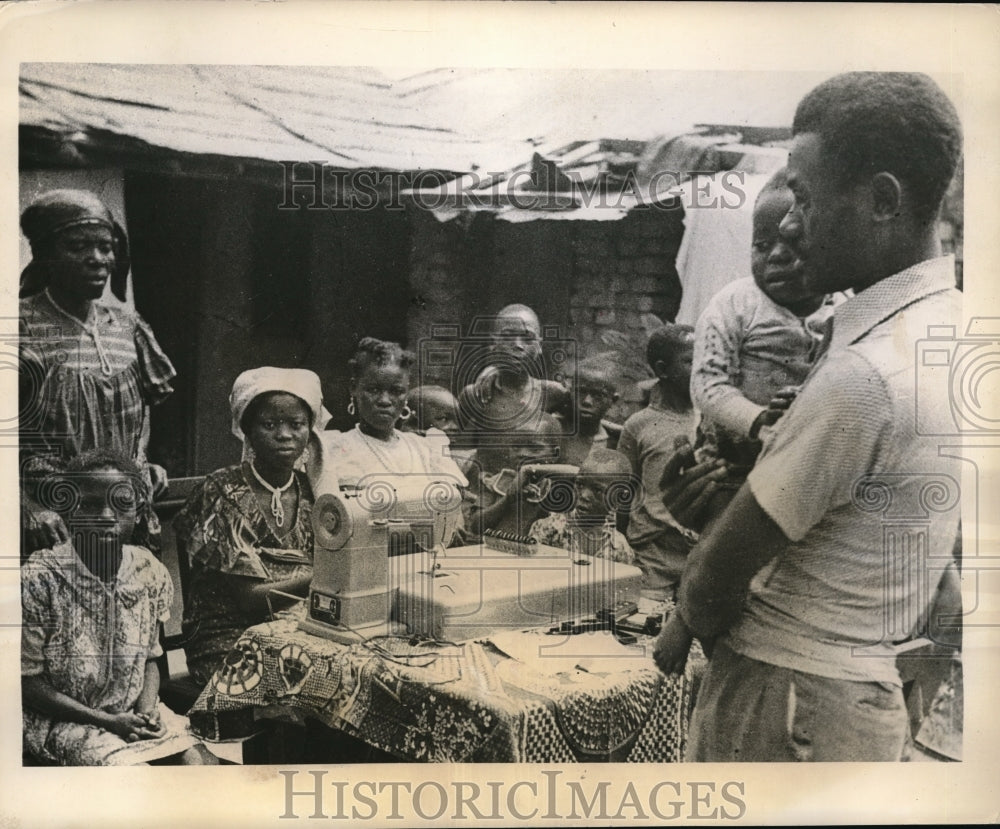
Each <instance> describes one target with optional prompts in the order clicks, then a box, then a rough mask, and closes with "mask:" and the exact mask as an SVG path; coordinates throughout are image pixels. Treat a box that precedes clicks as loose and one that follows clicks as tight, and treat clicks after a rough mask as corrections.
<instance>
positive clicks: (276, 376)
mask: <svg viewBox="0 0 1000 829" xmlns="http://www.w3.org/2000/svg"><path fill="white" fill-rule="evenodd" d="M268 392H284V393H285V394H292V395H295V397H297V398H299V399H300V400H301V401H302V402H304V403H305V404H306V405H307V406H308V407H309V409H310V410H311V411H312V415H313V432H314V433H315V434H316V436H317V437H318V436H319V434H320V433H321V432H322V431H323V427H325V426H326V423H327V421H328V420H329V419H330V413H329V412H328V411H327V410H326V409H325V408H324V407H323V389H322V386H321V385H320V382H319V377H318V376H317V375H316V373H315V372H313V371H309V369H305V368H274V367H273V366H261V367H260V368H252V369H250V370H248V371H244V372H243V373H242V374H241V375H240V376H239V377H237V378H236V382H234V383H233V390H232V392H230V394H229V408H230V410H231V411H232V413H233V424H232V431H233V434H234V435H235V436H236V437H237V438H238V439H239V440H241V441H242V442H243V458H244V460H245V459H246V458H247V453H248V450H249V444H248V442H247V437H246V435H245V434H243V429H242V428H241V426H240V420H242V419H243V413H244V412H245V411H246V410H247V406H249V405H250V403H251V401H252V400H253V399H254V398H255V397H259V396H260V395H262V394H267V393H268Z"/></svg>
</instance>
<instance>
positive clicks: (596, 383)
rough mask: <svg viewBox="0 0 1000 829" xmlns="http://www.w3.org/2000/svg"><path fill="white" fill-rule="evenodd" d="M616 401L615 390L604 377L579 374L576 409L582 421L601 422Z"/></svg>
mask: <svg viewBox="0 0 1000 829" xmlns="http://www.w3.org/2000/svg"><path fill="white" fill-rule="evenodd" d="M614 401H615V390H614V389H613V388H612V387H611V385H610V384H609V383H608V382H607V380H605V379H604V378H603V377H597V376H594V375H591V374H583V373H581V374H579V375H578V376H577V378H576V411H577V415H578V416H579V418H580V420H581V421H584V422H587V423H595V422H599V421H600V419H601V418H602V417H604V415H606V414H607V413H608V409H610V408H611V404H612V403H614Z"/></svg>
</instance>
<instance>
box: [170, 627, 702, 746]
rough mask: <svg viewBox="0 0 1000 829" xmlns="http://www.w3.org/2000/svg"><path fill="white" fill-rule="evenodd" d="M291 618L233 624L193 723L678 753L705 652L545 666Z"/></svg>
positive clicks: (370, 738) (373, 739)
mask: <svg viewBox="0 0 1000 829" xmlns="http://www.w3.org/2000/svg"><path fill="white" fill-rule="evenodd" d="M297 624H298V623H297V621H296V620H295V619H293V618H288V619H280V620H278V621H274V622H269V623H266V624H262V625H257V626H255V627H252V628H250V629H248V630H247V631H246V632H245V633H244V634H243V636H242V638H241V639H240V641H239V642H238V643H237V645H236V646H235V648H234V650H233V651H232V652H231V653H230V655H229V658H228V659H227V661H226V664H225V666H224V667H223V668H221V669H220V670H219V671H218V672H217V673H216V675H215V676H214V677H213V679H212V681H211V682H210V683H209V684H208V685H207V686H206V688H205V689H204V691H203V692H202V694H201V696H200V697H199V698H198V700H197V702H196V703H195V704H194V707H193V708H192V709H191V711H190V714H189V716H190V719H191V724H192V727H193V728H194V731H195V733H197V734H199V735H200V736H202V737H204V738H206V739H231V738H234V737H239V736H243V735H245V734H246V733H249V732H250V731H251V730H252V729H253V728H254V727H255V724H256V720H257V719H258V718H265V719H266V718H269V717H274V718H279V719H293V720H298V721H303V720H304V719H306V718H309V719H314V720H317V721H319V722H321V723H323V724H325V725H328V726H331V727H334V728H337V729H340V730H342V731H344V732H346V733H348V734H350V735H352V736H354V737H358V738H360V739H362V740H364V741H365V742H367V743H368V744H369V745H371V746H374V747H375V748H378V749H381V750H382V751H386V752H388V753H390V754H392V755H393V756H396V757H399V758H400V759H404V760H415V761H425V762H456V763H457V762H523V763H566V762H576V761H580V762H584V761H589V762H596V761H609V762H659V763H664V762H665V763H672V762H680V761H681V759H682V757H683V752H684V749H685V743H686V740H687V727H688V721H689V718H690V714H691V708H692V704H693V697H694V690H695V687H696V683H697V678H698V676H699V674H700V672H701V670H702V668H703V665H704V662H703V657H701V656H700V653H699V654H695V653H694V652H693V653H692V658H691V659H690V660H689V662H688V667H687V670H686V673H685V675H683V676H674V677H667V676H664V675H663V674H661V673H660V672H659V671H658V670H657V669H656V667H655V666H654V665H653V662H652V659H651V658H649V657H648V656H647V657H646V659H645V662H644V663H642V662H636V661H633V660H629V663H628V664H629V665H630V666H632V667H630V668H629V669H626V670H617V671H610V672H601V671H598V670H595V669H593V668H591V669H590V670H573V669H570V670H566V671H563V672H561V673H556V674H552V673H543V672H540V671H538V670H536V669H535V668H533V667H532V665H531V664H529V663H527V662H522V661H520V660H518V659H514V658H511V657H509V656H507V655H506V654H505V653H503V652H502V651H500V650H498V649H497V648H496V647H494V646H493V645H492V644H490V643H489V642H488V641H479V642H467V643H464V644H461V645H454V646H445V645H437V644H434V645H431V644H427V643H424V644H419V643H418V644H413V643H411V642H410V641H408V640H406V639H401V638H390V637H385V638H378V639H372V640H369V641H368V642H367V643H365V644H356V645H350V646H348V645H343V644H338V643H336V642H333V641H330V640H327V639H324V638H320V637H317V636H313V635H311V634H308V633H305V632H303V631H300V630H298V627H297ZM524 635H525V636H535V637H539V638H538V641H543V640H542V638H541V637H540V634H539V633H525V634H524ZM586 635H588V634H584V636H586ZM546 641H551V637H549V638H548V639H547V640H546ZM646 644H647V645H649V644H651V642H648V641H647V643H646ZM696 647H697V646H696ZM649 652H650V650H649V648H648V647H647V648H646V653H647V654H648V653H649ZM594 664H597V663H594ZM606 666H607V662H606V661H605V662H602V663H600V667H602V668H605V667H606Z"/></svg>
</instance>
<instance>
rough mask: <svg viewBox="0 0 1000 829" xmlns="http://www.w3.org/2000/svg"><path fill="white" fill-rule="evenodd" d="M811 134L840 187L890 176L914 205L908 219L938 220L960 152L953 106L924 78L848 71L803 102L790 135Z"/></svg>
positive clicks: (907, 73)
mask: <svg viewBox="0 0 1000 829" xmlns="http://www.w3.org/2000/svg"><path fill="white" fill-rule="evenodd" d="M807 132H812V133H816V134H817V135H818V136H819V138H820V141H821V142H822V146H823V150H824V152H825V153H827V154H828V155H829V156H830V158H831V161H832V164H831V167H832V168H834V169H836V170H838V171H839V172H840V174H841V176H842V178H841V181H842V182H857V181H860V180H862V179H865V178H868V177H870V176H873V175H875V174H876V173H880V172H889V173H892V174H893V175H894V176H895V177H896V178H897V179H899V181H900V182H902V183H903V184H904V185H905V186H906V188H907V190H908V191H909V193H910V194H911V195H912V196H913V199H914V215H915V216H916V218H917V219H919V220H920V221H924V222H928V221H930V220H932V219H933V218H934V217H935V216H936V215H937V213H938V208H939V207H940V205H941V200H942V199H943V198H944V194H945V192H946V191H947V189H948V185H949V184H950V183H951V179H952V177H953V176H954V175H955V170H956V168H957V166H958V160H959V157H960V156H961V152H962V126H961V123H960V122H959V120H958V113H957V112H956V111H955V107H954V105H953V104H952V102H951V101H950V100H949V99H948V96H947V95H945V94H944V92H943V91H942V90H941V88H940V87H939V86H938V85H937V84H936V83H935V82H934V81H933V80H931V79H930V78H929V77H927V75H922V74H919V73H911V72H848V73H846V74H843V75H837V76H836V77H833V78H830V79H829V80H827V81H824V82H823V83H821V84H820V85H819V86H817V87H816V88H815V89H813V90H812V91H811V92H810V93H809V94H807V95H806V96H805V98H803V99H802V101H801V102H800V103H799V105H798V108H797V109H796V111H795V119H794V121H793V122H792V134H793V135H798V134H799V133H807Z"/></svg>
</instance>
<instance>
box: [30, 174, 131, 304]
mask: <svg viewBox="0 0 1000 829" xmlns="http://www.w3.org/2000/svg"><path fill="white" fill-rule="evenodd" d="M82 225H93V226H97V227H105V228H107V229H108V230H110V231H111V236H112V239H113V240H114V247H115V265H114V268H113V269H112V272H111V292H112V293H113V294H114V295H115V296H116V297H118V299H120V300H121V301H122V302H124V301H125V284H126V280H127V277H128V271H129V266H130V260H129V253H128V238H127V237H126V236H125V231H124V230H123V229H122V227H121V225H119V224H118V222H116V221H115V218H114V216H112V215H111V211H110V210H108V207H107V205H105V204H104V202H102V201H101V200H100V199H99V198H98V197H97V196H95V195H94V194H93V193H91V192H89V191H88V190H49V191H48V192H47V193H43V194H42V195H41V196H39V197H38V198H37V199H35V201H33V202H32V203H31V204H30V205H29V206H28V207H27V208H26V209H25V211H24V212H23V213H22V214H21V230H22V231H23V232H24V235H25V237H26V238H27V240H28V242H29V243H30V244H31V253H32V255H33V256H34V257H36V258H35V259H33V260H32V261H31V262H30V263H29V264H28V266H27V267H26V268H25V269H24V270H23V271H22V272H21V290H20V295H21V296H22V297H26V296H31V295H33V294H37V293H38V292H39V291H41V290H43V289H44V288H45V286H46V285H47V284H48V273H47V269H46V268H45V267H44V266H41V265H40V263H39V261H38V259H37V257H38V255H39V253H40V251H41V249H42V247H43V245H44V243H46V242H48V241H49V240H51V238H52V237H53V236H55V234H57V233H60V232H61V231H64V230H68V229H70V228H73V227H80V226H82Z"/></svg>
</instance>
